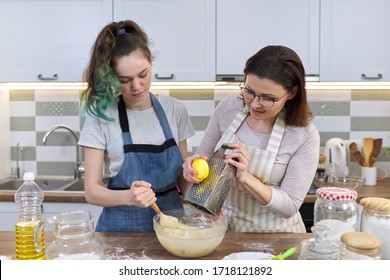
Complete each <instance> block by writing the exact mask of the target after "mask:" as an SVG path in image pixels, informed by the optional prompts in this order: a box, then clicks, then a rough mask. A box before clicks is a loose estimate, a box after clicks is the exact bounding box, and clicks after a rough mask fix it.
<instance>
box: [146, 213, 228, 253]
mask: <svg viewBox="0 0 390 280" xmlns="http://www.w3.org/2000/svg"><path fill="white" fill-rule="evenodd" d="M163 213H164V214H165V215H170V216H173V217H176V218H177V219H178V220H179V222H181V223H182V224H185V225H189V226H191V228H186V229H179V228H176V227H167V226H162V225H161V224H160V217H159V216H158V215H156V216H155V217H154V218H153V227H154V231H155V232H156V235H157V238H158V241H159V242H160V244H161V245H162V246H163V247H164V248H165V250H167V251H168V252H170V253H171V254H173V255H175V256H177V257H181V258H201V257H204V256H207V255H208V254H210V253H211V252H213V251H214V250H215V249H216V248H217V247H218V246H219V245H220V244H221V242H222V240H223V238H224V236H225V232H226V229H227V218H226V217H225V216H223V217H214V216H211V215H207V216H206V215H205V214H203V213H201V212H199V211H197V210H193V209H191V208H184V209H174V210H167V211H163Z"/></svg>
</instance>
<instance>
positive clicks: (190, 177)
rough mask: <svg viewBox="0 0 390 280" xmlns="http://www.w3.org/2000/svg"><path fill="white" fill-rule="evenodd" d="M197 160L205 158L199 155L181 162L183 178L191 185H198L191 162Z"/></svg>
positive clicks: (205, 158)
mask: <svg viewBox="0 0 390 280" xmlns="http://www.w3.org/2000/svg"><path fill="white" fill-rule="evenodd" d="M197 158H203V159H204V160H207V157H205V156H199V155H193V156H190V157H187V158H186V159H185V160H184V162H183V165H182V166H183V178H184V180H186V181H187V182H189V183H192V184H199V180H198V179H197V178H195V177H194V176H195V174H196V171H195V170H194V169H193V168H192V162H193V161H194V160H195V159H197Z"/></svg>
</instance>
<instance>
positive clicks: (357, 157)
mask: <svg viewBox="0 0 390 280" xmlns="http://www.w3.org/2000/svg"><path fill="white" fill-rule="evenodd" d="M349 151H350V152H351V154H352V156H353V158H354V159H355V160H356V161H357V163H359V165H360V166H364V158H363V156H362V154H361V153H360V151H359V149H358V146H357V144H356V143H355V142H352V143H351V144H349Z"/></svg>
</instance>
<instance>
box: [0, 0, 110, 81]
mask: <svg viewBox="0 0 390 280" xmlns="http://www.w3.org/2000/svg"><path fill="white" fill-rule="evenodd" d="M110 21H112V0H24V1H14V0H0V37H1V44H0V82H17V81H21V82H35V81H45V80H55V81H60V82H65V81H72V82H79V81H81V80H82V72H83V71H84V69H85V67H86V65H87V62H88V60H89V56H90V50H91V48H92V45H93V43H94V41H95V39H96V36H97V34H98V33H99V31H100V30H101V28H102V27H103V26H104V25H105V24H107V23H108V22H110Z"/></svg>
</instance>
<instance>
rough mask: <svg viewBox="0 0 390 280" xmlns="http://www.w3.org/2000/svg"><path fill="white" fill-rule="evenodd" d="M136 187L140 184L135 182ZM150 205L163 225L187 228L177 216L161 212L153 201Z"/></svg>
mask: <svg viewBox="0 0 390 280" xmlns="http://www.w3.org/2000/svg"><path fill="white" fill-rule="evenodd" d="M135 187H136V188H139V187H140V185H138V184H135ZM150 207H152V208H153V210H154V211H155V212H156V213H157V215H158V216H159V217H160V223H161V224H162V225H164V226H168V227H172V228H187V226H186V225H183V224H181V223H180V222H179V221H178V219H177V218H175V217H172V216H169V215H165V214H164V213H163V212H161V210H160V208H159V207H158V206H157V204H156V203H155V202H153V203H152V204H150Z"/></svg>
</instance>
